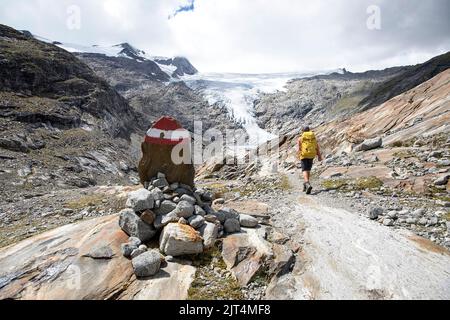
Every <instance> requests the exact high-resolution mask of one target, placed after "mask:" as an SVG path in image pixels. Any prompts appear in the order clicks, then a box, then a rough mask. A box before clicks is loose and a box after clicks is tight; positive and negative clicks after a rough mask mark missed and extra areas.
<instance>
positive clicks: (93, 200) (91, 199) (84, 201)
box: [65, 194, 104, 210]
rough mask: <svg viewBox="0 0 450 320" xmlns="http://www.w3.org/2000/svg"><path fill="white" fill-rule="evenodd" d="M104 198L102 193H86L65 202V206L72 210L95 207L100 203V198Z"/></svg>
mask: <svg viewBox="0 0 450 320" xmlns="http://www.w3.org/2000/svg"><path fill="white" fill-rule="evenodd" d="M103 199H104V195H103V194H94V195H88V196H84V197H81V198H79V199H76V200H72V201H69V202H67V203H66V205H65V207H66V208H69V209H74V210H80V209H84V208H87V207H95V206H97V205H100V204H101V203H102V200H103Z"/></svg>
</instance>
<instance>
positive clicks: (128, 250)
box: [120, 243, 137, 258]
mask: <svg viewBox="0 0 450 320" xmlns="http://www.w3.org/2000/svg"><path fill="white" fill-rule="evenodd" d="M120 249H121V251H122V255H123V256H124V257H126V258H130V257H131V254H132V253H133V251H134V250H136V249H137V247H136V246H134V245H132V244H130V243H122V244H121V245H120Z"/></svg>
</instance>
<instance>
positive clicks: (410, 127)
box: [199, 70, 450, 247]
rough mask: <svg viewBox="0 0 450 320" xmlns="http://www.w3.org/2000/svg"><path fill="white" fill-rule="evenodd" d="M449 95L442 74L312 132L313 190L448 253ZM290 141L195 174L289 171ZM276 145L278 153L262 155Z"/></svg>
mask: <svg viewBox="0 0 450 320" xmlns="http://www.w3.org/2000/svg"><path fill="white" fill-rule="evenodd" d="M449 92H450V71H449V70H446V71H444V72H441V73H440V74H438V75H437V76H435V77H434V78H432V79H430V80H429V81H427V82H424V83H423V84H421V85H419V86H417V87H415V88H413V89H412V90H410V91H408V92H405V93H403V94H401V95H399V96H397V97H395V98H393V99H391V100H389V101H387V102H385V103H384V104H382V105H380V106H379V107H376V108H372V109H370V110H367V111H364V112H361V113H358V114H356V115H354V116H351V117H349V118H347V119H344V120H342V119H341V120H335V121H331V122H329V123H326V124H324V125H321V126H318V127H317V128H316V129H315V132H316V134H317V136H318V140H319V143H320V145H321V147H322V151H323V154H324V156H325V157H326V159H325V160H324V161H323V162H322V163H319V164H316V166H315V168H314V170H313V174H314V176H315V178H314V179H315V180H316V179H318V180H319V181H315V186H316V188H318V189H319V190H320V191H323V192H328V193H333V194H335V195H336V197H338V196H340V195H342V196H344V198H350V199H352V200H353V202H354V207H355V208H358V209H359V210H360V211H361V212H364V214H367V216H369V210H370V208H371V207H372V206H375V207H379V208H381V209H380V212H382V213H383V214H381V213H380V214H376V215H373V219H375V220H377V221H379V222H380V223H383V224H385V225H386V226H388V227H394V228H405V229H408V230H413V231H414V232H416V233H417V234H418V235H421V236H425V237H427V238H429V239H431V240H433V241H435V242H436V243H437V244H439V245H442V246H447V247H448V246H450V238H449V237H448V231H447V227H446V223H448V217H449V216H448V214H449V212H448V206H449V200H450V197H449V194H450V182H449V176H450V175H449V169H450V154H449V152H448V150H449V143H450V130H449V129H450V128H449V126H448V123H449V110H450V108H449V106H450V105H449ZM298 136H299V130H296V131H293V132H291V133H290V134H288V135H282V136H280V138H279V139H278V140H274V141H273V142H271V143H268V144H266V145H263V146H261V147H260V148H259V150H257V152H259V154H260V155H261V157H260V158H259V159H257V161H252V162H251V163H247V164H246V165H240V166H238V165H234V166H230V165H223V164H220V163H217V162H211V163H208V164H206V165H205V166H204V167H203V168H202V169H201V170H200V171H199V174H200V175H201V176H202V177H207V178H211V177H217V178H219V179H220V178H225V179H237V180H242V179H246V178H248V177H250V178H251V177H256V178H258V177H261V176H270V175H277V174H279V173H280V172H287V173H289V172H292V171H295V170H296V167H297V163H298V160H297V158H296V153H297V147H296V143H297V139H298ZM277 145H278V146H279V151H280V153H279V154H278V153H276V152H270V149H271V148H273V149H274V150H273V151H276V146H277ZM274 147H275V148H274ZM267 148H268V149H269V152H266V151H265V150H266V149H267ZM262 184H264V183H262ZM398 208H401V209H399V210H397V211H398V212H391V211H395V210H394V209H398ZM402 210H403V211H402ZM389 215H391V217H390V216H389Z"/></svg>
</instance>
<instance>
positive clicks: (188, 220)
mask: <svg viewBox="0 0 450 320" xmlns="http://www.w3.org/2000/svg"><path fill="white" fill-rule="evenodd" d="M216 203H217V204H223V199H216V200H215V199H214V196H213V194H212V193H211V192H210V191H208V190H204V189H197V188H195V187H194V188H192V187H190V186H188V185H185V184H181V183H177V182H176V183H172V184H169V182H168V181H167V179H166V176H165V175H164V174H163V173H158V174H157V176H156V177H154V178H152V179H151V180H150V181H148V182H145V184H144V188H142V189H139V190H137V191H134V192H131V193H130V194H129V196H128V200H127V202H126V207H127V209H124V210H123V211H121V213H120V219H119V225H120V227H121V228H122V230H123V231H124V232H125V233H126V234H127V235H129V236H130V238H129V240H128V242H127V243H124V244H122V253H123V255H124V256H125V257H127V258H130V259H131V262H132V265H133V269H134V272H135V274H136V276H138V277H149V276H152V275H154V274H156V273H157V272H158V271H159V269H160V266H161V261H164V260H170V259H171V258H172V257H176V256H183V255H192V254H199V253H202V252H203V251H204V250H206V249H209V248H211V247H213V246H214V244H215V242H216V240H217V239H218V238H220V237H223V236H224V235H226V234H230V233H236V232H240V231H241V227H246V228H255V227H257V225H258V220H257V219H256V218H254V217H252V216H248V215H244V214H239V213H238V212H237V211H235V210H233V209H230V208H222V209H220V210H217V211H216V210H213V209H212V207H214V205H215V204H216ZM158 235H159V250H158V249H152V250H149V249H148V248H147V246H146V244H148V243H149V242H150V241H151V240H153V239H155V238H157V236H158Z"/></svg>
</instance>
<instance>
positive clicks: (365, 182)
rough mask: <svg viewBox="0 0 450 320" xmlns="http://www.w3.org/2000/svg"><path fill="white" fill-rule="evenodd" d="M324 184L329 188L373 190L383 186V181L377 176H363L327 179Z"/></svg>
mask: <svg viewBox="0 0 450 320" xmlns="http://www.w3.org/2000/svg"><path fill="white" fill-rule="evenodd" d="M322 186H323V187H324V188H325V189H327V190H342V191H344V192H346V191H354V190H373V189H379V188H380V187H381V186H383V182H382V181H381V180H380V179H378V178H377V177H374V176H370V177H361V178H358V179H353V180H352V179H327V180H324V181H322Z"/></svg>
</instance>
